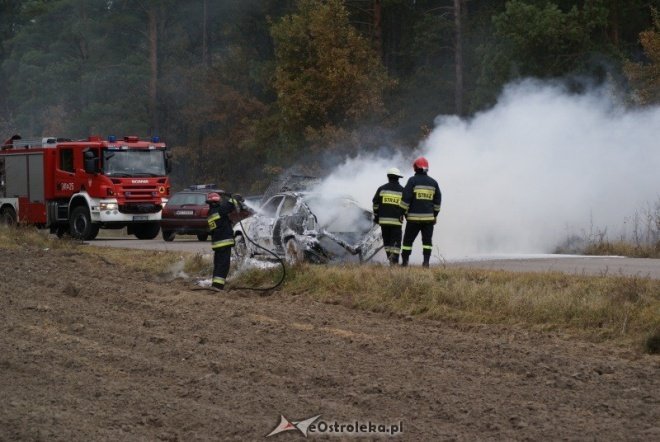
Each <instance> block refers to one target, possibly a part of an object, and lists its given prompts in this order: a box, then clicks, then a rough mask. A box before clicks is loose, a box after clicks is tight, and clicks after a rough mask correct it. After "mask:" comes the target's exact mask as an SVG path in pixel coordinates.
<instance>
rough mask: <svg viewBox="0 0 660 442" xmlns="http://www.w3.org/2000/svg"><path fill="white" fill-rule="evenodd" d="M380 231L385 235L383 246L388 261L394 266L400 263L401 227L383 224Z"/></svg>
mask: <svg viewBox="0 0 660 442" xmlns="http://www.w3.org/2000/svg"><path fill="white" fill-rule="evenodd" d="M380 231H381V233H382V234H383V246H384V249H385V254H386V255H387V260H388V261H389V262H391V263H392V264H396V263H398V262H399V253H401V226H393V225H387V224H382V225H381V226H380Z"/></svg>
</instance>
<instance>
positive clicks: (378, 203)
mask: <svg viewBox="0 0 660 442" xmlns="http://www.w3.org/2000/svg"><path fill="white" fill-rule="evenodd" d="M402 196H403V187H402V186H401V184H399V182H398V180H397V181H390V182H389V183H387V184H383V185H382V186H380V187H379V188H378V190H376V194H375V195H374V197H373V199H372V202H373V209H374V216H375V217H377V218H378V224H380V225H389V226H400V225H401V221H400V217H401V215H402V211H401V207H400V206H399V204H400V203H401V197H402Z"/></svg>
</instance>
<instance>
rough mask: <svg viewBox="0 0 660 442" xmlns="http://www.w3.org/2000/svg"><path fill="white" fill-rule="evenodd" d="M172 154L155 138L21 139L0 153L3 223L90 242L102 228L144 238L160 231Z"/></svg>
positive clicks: (10, 142)
mask: <svg viewBox="0 0 660 442" xmlns="http://www.w3.org/2000/svg"><path fill="white" fill-rule="evenodd" d="M169 169H170V159H169V153H168V152H166V146H165V144H164V143H162V142H160V140H159V139H158V138H157V137H154V138H152V139H150V140H141V139H139V138H138V137H135V136H129V137H124V138H122V139H117V138H115V137H113V136H110V137H108V138H107V139H101V137H96V136H92V137H89V138H88V139H86V140H79V141H73V140H69V139H63V138H53V137H46V138H39V139H36V140H26V139H22V138H21V137H20V136H18V135H15V136H13V137H11V138H10V139H9V140H7V141H5V143H3V145H2V146H1V148H0V222H4V223H6V224H12V223H17V222H18V223H25V224H34V225H36V226H38V227H44V228H49V229H50V230H51V232H53V233H57V234H58V236H61V235H63V234H65V233H67V232H68V233H69V234H70V235H71V236H73V237H74V238H78V239H82V240H91V239H94V238H95V237H96V235H97V234H98V232H99V229H100V228H108V229H121V228H123V227H127V228H128V233H129V234H134V235H135V236H136V237H138V238H140V239H153V238H155V237H156V236H157V235H158V233H159V231H160V218H161V211H162V208H163V206H164V205H165V204H166V203H167V199H168V197H169V195H170V184H169V179H168V177H167V173H168V172H169Z"/></svg>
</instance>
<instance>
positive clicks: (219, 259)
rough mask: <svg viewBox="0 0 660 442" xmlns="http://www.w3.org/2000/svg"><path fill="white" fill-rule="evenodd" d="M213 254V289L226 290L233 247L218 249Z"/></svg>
mask: <svg viewBox="0 0 660 442" xmlns="http://www.w3.org/2000/svg"><path fill="white" fill-rule="evenodd" d="M213 252H214V254H213V287H218V288H224V286H225V281H226V279H227V275H228V274H229V265H230V263H231V246H224V247H218V248H216V249H213Z"/></svg>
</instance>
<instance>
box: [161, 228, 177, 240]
mask: <svg viewBox="0 0 660 442" xmlns="http://www.w3.org/2000/svg"><path fill="white" fill-rule="evenodd" d="M175 236H176V233H174V232H171V231H169V230H163V239H164V240H165V241H167V242H170V241H174V237H175Z"/></svg>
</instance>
